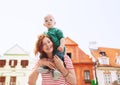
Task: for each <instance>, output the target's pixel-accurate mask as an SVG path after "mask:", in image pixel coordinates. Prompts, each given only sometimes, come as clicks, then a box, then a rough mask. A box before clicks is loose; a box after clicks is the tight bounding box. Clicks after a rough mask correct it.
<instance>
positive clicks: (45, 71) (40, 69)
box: [37, 67, 50, 73]
mask: <svg viewBox="0 0 120 85" xmlns="http://www.w3.org/2000/svg"><path fill="white" fill-rule="evenodd" d="M37 71H38V72H39V73H48V72H49V71H50V70H49V69H45V68H44V67H39V68H38V69H37Z"/></svg>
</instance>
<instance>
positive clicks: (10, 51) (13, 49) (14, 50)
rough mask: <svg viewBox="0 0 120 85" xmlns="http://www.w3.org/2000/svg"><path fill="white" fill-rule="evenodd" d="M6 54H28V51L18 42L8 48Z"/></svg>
mask: <svg viewBox="0 0 120 85" xmlns="http://www.w3.org/2000/svg"><path fill="white" fill-rule="evenodd" d="M4 55H28V53H27V52H26V51H25V50H23V49H22V48H21V47H20V46H19V45H18V44H16V45H14V46H13V47H11V48H10V49H8V50H7V51H6V52H5V53H4Z"/></svg>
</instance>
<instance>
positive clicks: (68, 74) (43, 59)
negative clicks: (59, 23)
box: [28, 34, 76, 85]
mask: <svg viewBox="0 0 120 85" xmlns="http://www.w3.org/2000/svg"><path fill="white" fill-rule="evenodd" d="M38 53H40V60H39V61H38V62H37V63H36V65H35V67H34V69H33V70H32V72H31V74H30V76H29V81H28V83H29V85H35V83H36V80H37V78H38V75H39V72H38V71H37V69H38V68H39V67H40V66H41V67H42V66H48V67H49V68H50V69H58V70H59V71H60V72H61V76H60V77H59V79H58V80H53V78H52V77H51V73H50V72H48V73H42V85H76V76H75V72H74V68H73V65H72V61H71V59H70V58H69V56H67V55H64V63H65V66H66V67H65V66H64V64H63V61H62V60H61V59H60V58H59V57H58V56H56V55H54V45H53V42H52V41H51V39H50V38H49V37H48V36H47V35H44V34H43V35H40V36H39V37H38V40H37V42H36V47H35V55H37V54H38Z"/></svg>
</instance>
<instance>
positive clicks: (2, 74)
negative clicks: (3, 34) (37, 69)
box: [0, 44, 32, 85]
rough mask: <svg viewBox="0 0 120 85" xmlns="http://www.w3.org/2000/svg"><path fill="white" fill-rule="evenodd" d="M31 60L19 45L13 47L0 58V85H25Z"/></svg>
mask: <svg viewBox="0 0 120 85" xmlns="http://www.w3.org/2000/svg"><path fill="white" fill-rule="evenodd" d="M30 63H31V64H32V62H31V60H30V56H29V54H28V53H27V52H26V51H24V50H23V49H22V48H21V47H20V46H19V45H17V44H16V45H14V46H13V47H12V48H10V49H9V50H8V51H6V52H5V53H4V55H3V56H1V57H0V85H27V83H28V75H29V72H30V66H31V64H30Z"/></svg>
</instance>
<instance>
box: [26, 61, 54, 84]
mask: <svg viewBox="0 0 120 85" xmlns="http://www.w3.org/2000/svg"><path fill="white" fill-rule="evenodd" d="M40 66H48V67H49V68H51V69H53V68H55V65H54V63H52V62H50V61H48V60H47V59H40V60H38V61H37V63H36V64H35V66H34V68H33V69H32V72H31V73H30V75H29V79H28V84H29V85H35V83H36V80H37V78H38V75H39V73H38V71H37V68H38V67H40Z"/></svg>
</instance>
